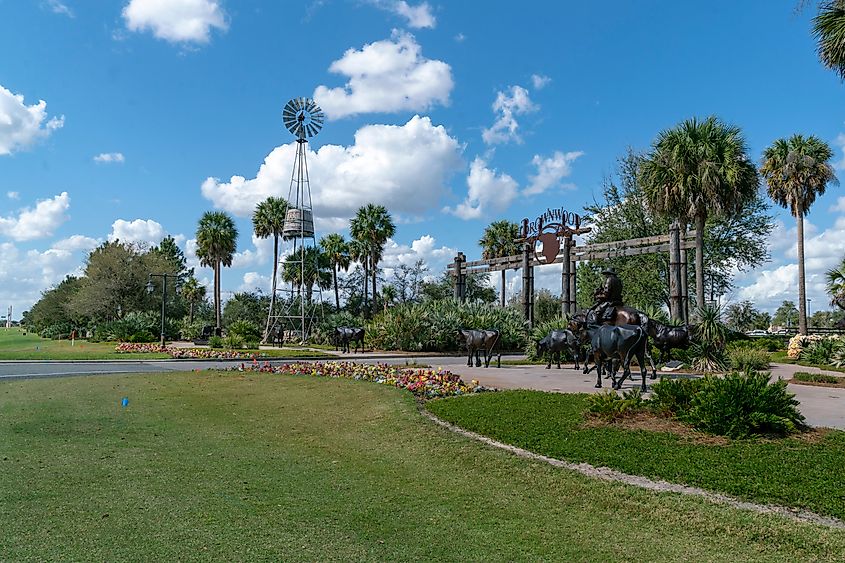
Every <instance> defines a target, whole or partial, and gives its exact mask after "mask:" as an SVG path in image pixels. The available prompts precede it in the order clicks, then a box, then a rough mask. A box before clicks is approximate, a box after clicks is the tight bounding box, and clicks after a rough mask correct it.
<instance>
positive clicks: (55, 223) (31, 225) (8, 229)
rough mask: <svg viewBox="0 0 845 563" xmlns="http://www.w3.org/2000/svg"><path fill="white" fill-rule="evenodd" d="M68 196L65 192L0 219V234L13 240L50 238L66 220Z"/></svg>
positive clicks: (68, 205) (68, 207) (68, 206)
mask: <svg viewBox="0 0 845 563" xmlns="http://www.w3.org/2000/svg"><path fill="white" fill-rule="evenodd" d="M68 209H70V196H68V194H67V192H62V193H61V194H59V195H57V196H54V197H53V198H52V199H44V200H41V201H39V202H37V203H36V204H35V207H34V208H29V207H27V208H24V209H22V210H20V211H19V212H18V214H17V215H10V216H7V217H0V233H2V234H3V235H5V236H7V237H9V238H11V239H14V240H34V239H39V238H45V237H49V236H51V235H52V234H53V233H54V232H55V231H56V229H57V228H58V227H59V225H61V224H62V223H64V222H65V221H67V220H68V215H67V210H68Z"/></svg>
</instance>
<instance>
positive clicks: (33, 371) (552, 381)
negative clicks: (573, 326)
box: [0, 354, 845, 430]
mask: <svg viewBox="0 0 845 563" xmlns="http://www.w3.org/2000/svg"><path fill="white" fill-rule="evenodd" d="M344 359H355V360H356V361H363V362H369V363H373V362H386V363H398V364H404V363H406V362H416V363H417V364H423V365H430V366H432V367H435V368H436V367H442V368H443V369H448V370H450V371H452V372H454V373H458V374H460V375H461V377H463V378H464V379H465V380H470V379H475V380H478V381H479V382H480V383H481V384H482V385H485V386H489V387H496V388H499V389H537V390H541V391H553V392H558V393H594V392H597V391H599V390H598V389H595V388H594V387H593V385H594V384H595V382H596V379H595V375H594V374H589V375H584V374H582V373H581V372H580V371H579V370H575V369H573V368H572V366H571V365H569V366H567V365H564V366H563V369H560V370H558V369H556V368H552V369H550V370H547V369H544V368H543V367H542V366H502V368H501V369H496V368H495V367H490V368H483V367H480V368H477V367H468V366H467V365H466V357H458V356H451V357H445V356H436V357H411V356H408V355H401V356H396V355H391V354H366V355H357V356H355V355H352V356H350V355H346V356H345V357H344ZM285 361H290V360H272V361H271V363H273V364H277V363H284V362H285ZM241 363H242V362H240V361H222V362H221V361H194V360H179V361H173V360H170V361H168V360H162V361H155V360H149V361H93V362H39V361H28V362H0V381H3V380H6V381H9V380H13V379H22V378H36V377H63V376H75V375H108V374H127V373H161V372H168V371H194V370H204V369H208V368H225V367H231V366H238V365H240V364H241ZM796 371H810V372H822V370H819V369H817V368H806V367H803V366H794V365H788V364H774V365H773V366H772V378H775V379H776V378H779V377H780V378H783V379H790V378H791V377H792V374H793V373H794V372H796ZM822 373H823V372H822ZM833 375H842V374H839V373H834V374H833ZM607 384H608V382H605V385H607ZM639 385H640V381H639V379H637V380H635V381H628V382H626V383H625V388H632V387H634V386H639ZM789 390H790V391H791V392H792V393H794V394H795V396H796V398H797V399H798V400H799V401H800V409H801V412H802V413H803V414H804V416H805V417H806V418H807V422H808V423H809V424H811V425H813V426H826V427H830V428H839V429H843V430H845V389H837V388H830V387H814V386H809V385H796V384H791V385H790V386H789Z"/></svg>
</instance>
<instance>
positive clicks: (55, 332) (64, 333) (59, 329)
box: [40, 323, 73, 340]
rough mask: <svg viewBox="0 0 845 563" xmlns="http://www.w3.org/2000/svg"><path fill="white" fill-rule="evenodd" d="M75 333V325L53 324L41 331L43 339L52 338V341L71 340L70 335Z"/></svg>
mask: <svg viewBox="0 0 845 563" xmlns="http://www.w3.org/2000/svg"><path fill="white" fill-rule="evenodd" d="M71 332H73V325H71V324H69V323H57V324H52V325H49V326H47V327H45V328H44V330H42V331H41V333H40V335H41V338H50V339H52V340H61V339H64V338H70V333H71Z"/></svg>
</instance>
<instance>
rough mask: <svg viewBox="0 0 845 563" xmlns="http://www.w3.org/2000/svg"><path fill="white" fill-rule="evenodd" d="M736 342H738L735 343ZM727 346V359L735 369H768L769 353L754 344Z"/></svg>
mask: <svg viewBox="0 0 845 563" xmlns="http://www.w3.org/2000/svg"><path fill="white" fill-rule="evenodd" d="M736 344H738V343H736ZM736 344H732V345H730V346H729V347H728V360H729V361H730V364H731V369H733V370H735V371H762V370H765V369H769V359H770V358H769V353H768V352H767V351H766V350H761V349H760V348H758V347H756V346H736Z"/></svg>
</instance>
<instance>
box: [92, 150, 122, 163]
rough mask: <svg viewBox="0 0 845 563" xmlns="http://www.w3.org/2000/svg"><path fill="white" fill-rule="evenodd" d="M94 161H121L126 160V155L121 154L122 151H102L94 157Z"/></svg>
mask: <svg viewBox="0 0 845 563" xmlns="http://www.w3.org/2000/svg"><path fill="white" fill-rule="evenodd" d="M94 162H103V163H109V162H116V163H123V162H126V157H124V156H123V153H122V152H103V153H100V154H98V155H97V156H95V157H94Z"/></svg>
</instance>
